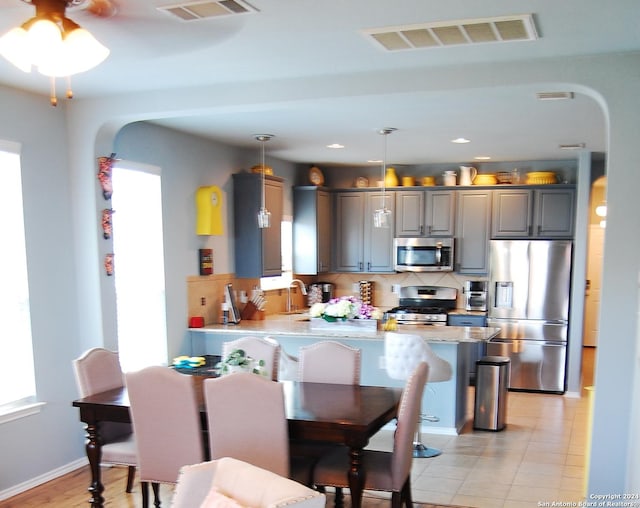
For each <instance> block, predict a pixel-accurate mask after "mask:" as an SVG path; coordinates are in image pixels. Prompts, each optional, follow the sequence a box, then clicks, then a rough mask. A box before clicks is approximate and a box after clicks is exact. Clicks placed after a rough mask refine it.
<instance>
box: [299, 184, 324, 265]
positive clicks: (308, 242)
mask: <svg viewBox="0 0 640 508" xmlns="http://www.w3.org/2000/svg"><path fill="white" fill-rule="evenodd" d="M331 216H332V213H331V194H330V193H329V191H328V190H326V189H322V188H319V187H316V186H305V187H294V189H293V272H294V273H297V274H301V275H317V274H319V273H325V272H328V271H329V270H330V269H331Z"/></svg>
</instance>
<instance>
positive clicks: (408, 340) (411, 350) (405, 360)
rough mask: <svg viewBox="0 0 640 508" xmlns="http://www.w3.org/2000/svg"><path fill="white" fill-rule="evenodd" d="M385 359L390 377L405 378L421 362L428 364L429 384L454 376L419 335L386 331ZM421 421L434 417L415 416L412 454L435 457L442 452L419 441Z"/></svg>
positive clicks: (432, 420) (445, 363)
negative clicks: (416, 417) (416, 418)
mask: <svg viewBox="0 0 640 508" xmlns="http://www.w3.org/2000/svg"><path fill="white" fill-rule="evenodd" d="M384 358H385V368H386V371H387V375H388V376H389V377H390V378H392V379H398V380H405V379H407V377H408V376H409V375H410V374H411V372H412V371H413V369H415V367H416V365H417V364H418V363H420V362H423V361H424V362H427V363H428V364H429V378H428V379H427V381H428V382H429V383H440V382H443V381H449V380H450V379H451V377H452V376H453V370H452V368H451V364H450V363H449V362H448V361H446V360H445V359H443V358H441V357H440V356H438V355H437V354H435V353H434V351H433V349H432V348H431V346H430V345H429V344H428V343H427V342H426V341H425V340H424V339H423V338H422V337H421V336H419V335H411V334H404V333H396V332H387V333H386V334H385V339H384ZM423 420H427V421H431V422H437V421H439V418H438V417H437V416H431V415H423V414H422V412H421V413H420V414H419V416H418V420H417V426H416V434H415V439H414V443H413V445H414V446H413V456H414V457H416V458H430V457H437V456H438V455H440V454H441V453H442V451H441V450H439V449H437V448H430V447H427V446H425V445H424V444H422V437H421V434H422V432H421V430H420V429H421V427H422V425H421V423H422V421H423Z"/></svg>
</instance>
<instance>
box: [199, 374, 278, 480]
mask: <svg viewBox="0 0 640 508" xmlns="http://www.w3.org/2000/svg"><path fill="white" fill-rule="evenodd" d="M203 393H204V400H205V405H206V408H207V420H208V422H209V450H210V452H211V454H210V455H211V459H212V460H213V459H219V458H221V457H233V458H235V459H238V460H243V461H245V462H249V463H251V464H253V465H255V466H258V467H261V468H263V469H267V470H269V471H272V472H274V473H276V474H279V475H280V476H289V431H288V426H287V417H286V414H285V410H284V392H283V391H282V385H281V384H279V383H274V382H273V381H270V380H269V379H266V378H263V377H261V376H257V375H255V374H249V373H246V372H238V373H236V374H231V375H229V376H223V377H220V378H208V379H205V380H204V382H203Z"/></svg>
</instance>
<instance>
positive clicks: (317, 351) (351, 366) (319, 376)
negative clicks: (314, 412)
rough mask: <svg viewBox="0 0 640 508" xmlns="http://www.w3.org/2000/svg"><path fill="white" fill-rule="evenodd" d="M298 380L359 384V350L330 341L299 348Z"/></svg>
mask: <svg viewBox="0 0 640 508" xmlns="http://www.w3.org/2000/svg"><path fill="white" fill-rule="evenodd" d="M299 358H300V360H299V361H300V365H299V370H298V380H299V381H306V382H311V383H335V384H343V385H358V384H360V362H361V359H360V358H361V352H360V349H358V348H354V347H351V346H348V345H346V344H342V343H341V342H336V341H332V340H324V341H320V342H316V343H314V344H311V345H309V346H303V347H301V348H300V355H299Z"/></svg>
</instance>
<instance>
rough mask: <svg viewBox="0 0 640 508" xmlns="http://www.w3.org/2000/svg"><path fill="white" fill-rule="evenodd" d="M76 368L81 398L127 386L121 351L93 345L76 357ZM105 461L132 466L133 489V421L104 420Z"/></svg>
mask: <svg viewBox="0 0 640 508" xmlns="http://www.w3.org/2000/svg"><path fill="white" fill-rule="evenodd" d="M73 371H74V374H75V377H76V384H77V386H78V391H79V392H80V397H88V396H89V395H93V394H95V393H100V392H106V391H107V390H112V389H113V388H119V387H121V386H123V385H124V376H123V374H122V369H121V368H120V358H119V356H118V353H116V352H113V351H109V350H107V349H104V348H99V347H96V348H92V349H89V350H88V351H86V352H85V353H84V354H83V355H82V356H80V357H79V358H76V359H75V360H73ZM100 437H101V438H102V463H103V464H116V465H123V466H127V467H128V474H127V486H126V491H127V492H131V489H132V488H133V480H134V478H135V474H136V466H137V464H138V456H137V453H136V443H135V439H134V437H133V429H132V428H131V424H129V423H117V422H104V423H103V424H102V425H101V426H100Z"/></svg>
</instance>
